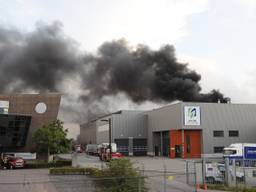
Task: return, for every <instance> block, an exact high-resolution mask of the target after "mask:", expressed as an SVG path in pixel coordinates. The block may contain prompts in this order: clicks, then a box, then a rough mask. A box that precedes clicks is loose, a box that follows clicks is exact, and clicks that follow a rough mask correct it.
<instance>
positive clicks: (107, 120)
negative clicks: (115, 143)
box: [101, 118, 112, 159]
mask: <svg viewBox="0 0 256 192" xmlns="http://www.w3.org/2000/svg"><path fill="white" fill-rule="evenodd" d="M101 121H105V122H108V126H109V128H108V134H109V153H110V159H112V146H111V140H112V138H111V118H109V119H102V120H101Z"/></svg>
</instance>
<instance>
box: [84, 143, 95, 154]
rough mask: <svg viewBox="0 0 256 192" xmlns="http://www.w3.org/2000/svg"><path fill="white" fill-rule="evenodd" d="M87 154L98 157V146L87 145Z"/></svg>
mask: <svg viewBox="0 0 256 192" xmlns="http://www.w3.org/2000/svg"><path fill="white" fill-rule="evenodd" d="M85 152H86V154H88V155H98V145H97V144H87V145H86V149H85Z"/></svg>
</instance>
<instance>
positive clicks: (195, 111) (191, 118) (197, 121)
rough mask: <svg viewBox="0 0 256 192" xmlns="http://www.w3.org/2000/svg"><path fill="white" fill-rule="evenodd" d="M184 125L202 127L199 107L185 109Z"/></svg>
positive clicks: (186, 107)
mask: <svg viewBox="0 0 256 192" xmlns="http://www.w3.org/2000/svg"><path fill="white" fill-rule="evenodd" d="M184 124H185V125H201V112H200V107H199V106H185V107H184Z"/></svg>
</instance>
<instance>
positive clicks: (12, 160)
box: [2, 156, 25, 169]
mask: <svg viewBox="0 0 256 192" xmlns="http://www.w3.org/2000/svg"><path fill="white" fill-rule="evenodd" d="M2 166H3V167H5V168H7V169H15V168H23V167H24V166H25V160H24V159H23V158H21V157H13V156H5V157H4V159H3V161H2Z"/></svg>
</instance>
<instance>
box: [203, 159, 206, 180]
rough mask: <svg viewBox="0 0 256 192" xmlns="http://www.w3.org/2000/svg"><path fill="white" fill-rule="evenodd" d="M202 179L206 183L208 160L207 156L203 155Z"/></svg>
mask: <svg viewBox="0 0 256 192" xmlns="http://www.w3.org/2000/svg"><path fill="white" fill-rule="evenodd" d="M202 166H203V167H202V177H203V178H202V179H203V184H204V185H205V183H206V182H205V173H206V160H205V157H203V160H202Z"/></svg>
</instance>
